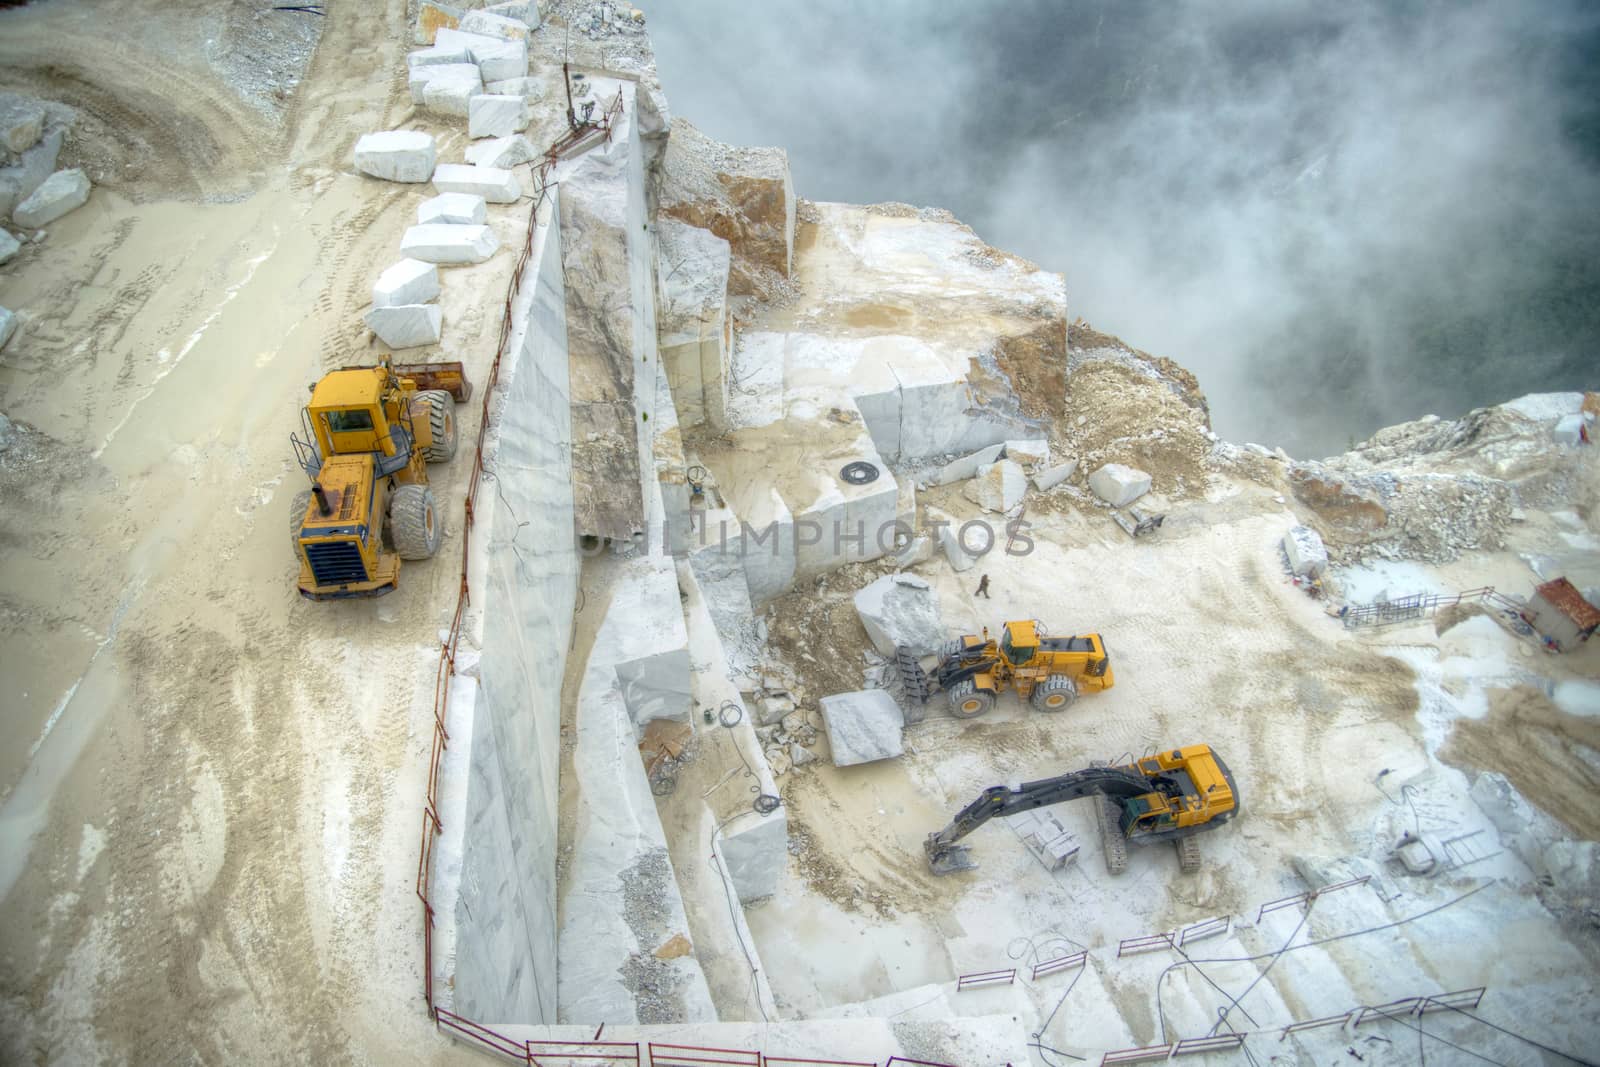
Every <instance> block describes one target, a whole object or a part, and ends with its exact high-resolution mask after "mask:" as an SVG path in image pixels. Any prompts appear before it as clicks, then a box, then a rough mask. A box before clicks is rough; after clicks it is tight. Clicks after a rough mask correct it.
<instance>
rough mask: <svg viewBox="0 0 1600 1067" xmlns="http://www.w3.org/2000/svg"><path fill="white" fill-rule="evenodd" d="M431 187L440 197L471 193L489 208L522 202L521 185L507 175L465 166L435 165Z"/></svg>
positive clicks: (512, 174) (502, 171)
mask: <svg viewBox="0 0 1600 1067" xmlns="http://www.w3.org/2000/svg"><path fill="white" fill-rule="evenodd" d="M433 187H434V188H435V189H437V190H439V191H440V192H441V193H471V194H472V195H474V196H481V197H483V198H484V199H485V200H487V201H489V203H491V204H514V203H516V202H517V201H518V200H519V199H521V198H522V183H521V182H519V181H517V176H516V175H515V174H514V173H512V172H511V171H509V170H504V169H502V168H500V167H478V166H474V165H472V164H468V163H441V164H439V166H438V167H437V168H436V169H435V170H434V172H433Z"/></svg>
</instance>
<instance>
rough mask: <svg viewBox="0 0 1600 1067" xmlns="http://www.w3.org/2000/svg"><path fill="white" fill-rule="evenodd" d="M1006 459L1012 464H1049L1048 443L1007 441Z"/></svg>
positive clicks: (1040, 441) (1041, 441)
mask: <svg viewBox="0 0 1600 1067" xmlns="http://www.w3.org/2000/svg"><path fill="white" fill-rule="evenodd" d="M1006 458H1007V459H1009V460H1011V461H1012V462H1013V463H1024V464H1034V463H1049V462H1050V442H1049V441H1044V440H1039V441H1007V442H1006Z"/></svg>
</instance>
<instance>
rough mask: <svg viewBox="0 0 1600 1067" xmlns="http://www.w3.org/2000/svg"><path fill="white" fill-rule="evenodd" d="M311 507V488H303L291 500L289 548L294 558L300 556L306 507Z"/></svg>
mask: <svg viewBox="0 0 1600 1067" xmlns="http://www.w3.org/2000/svg"><path fill="white" fill-rule="evenodd" d="M310 507H311V490H309V489H302V490H300V491H299V492H298V493H296V494H295V495H294V499H293V500H291V501H289V549H290V550H291V551H292V552H294V558H295V559H299V558H300V527H301V526H302V525H303V524H304V523H305V521H306V509H308V508H310Z"/></svg>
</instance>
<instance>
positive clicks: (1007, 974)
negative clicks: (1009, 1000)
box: [956, 967, 1017, 993]
mask: <svg viewBox="0 0 1600 1067" xmlns="http://www.w3.org/2000/svg"><path fill="white" fill-rule="evenodd" d="M1016 980H1017V969H1016V968H1015V967H1013V968H1011V969H1010V970H1008V971H978V972H976V973H974V974H963V975H961V976H959V977H958V978H957V979H956V992H957V993H960V992H962V991H963V990H967V989H981V988H982V987H984V986H992V985H1010V984H1011V983H1012V982H1015V981H1016Z"/></svg>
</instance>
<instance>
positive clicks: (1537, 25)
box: [646, 0, 1600, 455]
mask: <svg viewBox="0 0 1600 1067" xmlns="http://www.w3.org/2000/svg"><path fill="white" fill-rule="evenodd" d="M646 10H647V11H648V13H649V18H650V24H649V25H650V32H651V36H652V38H653V40H654V42H655V46H656V51H657V57H658V63H659V67H660V72H661V77H662V81H663V83H664V85H665V87H666V91H667V95H668V98H669V100H670V101H671V104H672V108H673V111H674V113H675V114H676V115H678V116H681V117H684V118H687V119H689V120H690V121H692V122H694V123H695V124H696V125H698V126H699V127H701V128H702V129H703V130H705V131H706V132H707V133H709V134H711V135H712V136H714V137H717V138H719V139H721V140H725V141H731V142H734V143H741V144H776V145H780V146H782V147H784V148H786V149H787V150H788V151H789V159H790V165H791V168H792V170H793V174H794V182H795V189H796V193H797V195H800V196H803V197H805V198H807V199H812V200H843V201H851V202H857V203H871V202H875V201H883V200H898V201H905V202H908V203H913V204H919V205H922V204H929V205H935V206H939V207H944V208H948V209H950V210H951V211H953V212H954V213H955V214H956V215H957V217H959V218H960V219H962V221H964V222H966V223H968V224H970V225H971V226H973V227H974V229H976V230H977V232H978V233H979V234H980V235H982V237H983V238H984V239H985V240H986V241H988V242H990V243H991V244H994V245H996V246H998V247H1001V248H1004V249H1006V250H1008V251H1012V252H1016V253H1018V254H1021V255H1024V256H1026V257H1028V258H1030V259H1032V260H1034V261H1035V262H1037V263H1039V264H1041V265H1042V266H1045V267H1048V268H1049V269H1052V270H1058V271H1060V272H1062V273H1063V274H1064V275H1065V276H1066V279H1067V292H1068V300H1069V304H1070V307H1071V308H1072V313H1073V314H1074V315H1082V316H1083V317H1084V318H1086V319H1088V320H1089V321H1090V322H1092V323H1093V324H1094V325H1095V327H1096V328H1098V329H1101V330H1105V331H1108V332H1111V333H1116V334H1118V335H1120V336H1121V337H1123V338H1124V340H1126V341H1128V342H1129V343H1130V344H1133V345H1135V346H1136V347H1139V348H1142V349H1145V350H1147V351H1150V352H1152V353H1155V354H1157V355H1164V356H1170V357H1172V358H1173V359H1176V360H1177V361H1178V362H1180V363H1182V364H1184V365H1185V366H1187V367H1189V368H1190V369H1192V370H1193V371H1195V372H1196V373H1197V374H1198V375H1199V376H1200V380H1201V384H1202V386H1203V387H1204V389H1205V390H1206V393H1207V395H1208V396H1209V398H1210V400H1211V406H1212V413H1213V419H1214V423H1215V425H1216V428H1217V430H1218V432H1219V433H1222V434H1223V435H1224V436H1225V437H1228V438H1229V439H1232V440H1255V441H1261V442H1264V443H1267V444H1273V445H1279V444H1281V445H1283V446H1284V447H1285V448H1287V449H1288V450H1289V451H1290V452H1291V453H1295V454H1297V455H1318V454H1324V453H1328V452H1335V451H1340V450H1342V449H1344V448H1345V447H1346V446H1347V444H1348V443H1350V442H1351V441H1353V440H1359V439H1361V438H1363V437H1365V436H1366V435H1367V434H1369V433H1370V432H1371V431H1372V430H1374V429H1376V428H1378V427H1380V426H1384V425H1387V424H1390V423H1393V422H1398V421H1403V420H1405V419H1409V418H1414V417H1417V416H1420V415H1422V414H1425V413H1428V412H1433V413H1436V414H1439V415H1442V416H1452V415H1457V414H1460V413H1462V412H1463V411H1466V410H1468V409H1470V408H1472V407H1475V406H1480V405H1483V404H1489V403H1496V402H1498V401H1501V400H1505V399H1509V398H1511V397H1514V396H1518V395H1521V394H1522V393H1527V392H1534V391H1543V390H1552V389H1577V388H1584V387H1588V388H1600V71H1597V64H1600V5H1594V4H1588V3H1583V2H1578V0H1566V2H1551V3H1544V2H1540V3H1510V2H1508V3H1501V4H1483V3H1472V2H1467V0H1462V2H1454V0H1447V2H1427V3H1423V2H1414V3H1406V2H1394V3H1373V2H1368V0H1355V2H1348V3H1345V4H1339V5H1329V4H1326V3H1320V2H1319V3H1310V2H1298V0H1232V2H1221V0H1194V2H1182V0H1101V2H1057V3H1049V2H1022V0H1006V2H999V0H983V2H971V3H962V4H929V3H920V4H912V3H907V2H884V0H880V2H876V3H872V4H867V5H861V4H844V3H841V2H836V0H812V2H809V3H799V2H791V0H782V2H768V3H765V4H760V5H755V4H749V3H745V2H734V0H681V2H677V3H663V4H661V5H653V6H648V7H647V8H646Z"/></svg>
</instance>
